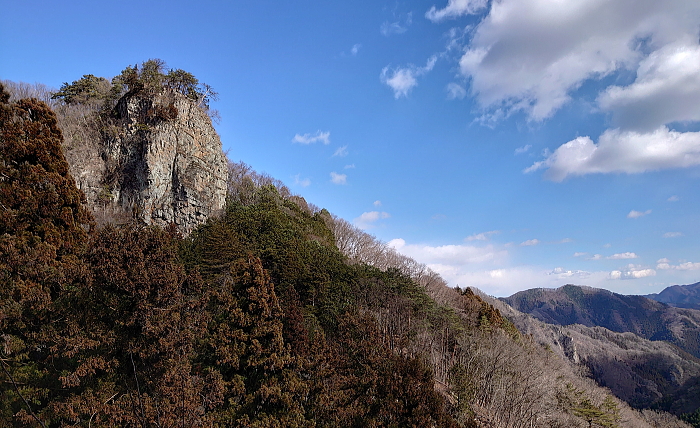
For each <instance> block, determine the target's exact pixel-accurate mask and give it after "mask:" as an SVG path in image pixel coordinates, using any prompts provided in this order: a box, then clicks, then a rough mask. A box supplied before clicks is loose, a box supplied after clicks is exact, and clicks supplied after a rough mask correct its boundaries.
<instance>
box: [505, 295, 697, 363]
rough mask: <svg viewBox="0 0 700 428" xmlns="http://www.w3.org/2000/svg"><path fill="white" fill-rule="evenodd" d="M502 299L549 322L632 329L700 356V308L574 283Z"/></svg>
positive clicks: (635, 332) (649, 337)
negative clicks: (676, 306) (672, 304)
mask: <svg viewBox="0 0 700 428" xmlns="http://www.w3.org/2000/svg"><path fill="white" fill-rule="evenodd" d="M502 300H503V301H504V302H506V303H508V304H509V305H511V306H512V307H513V308H515V309H517V310H519V311H521V312H524V313H527V314H530V315H532V316H534V317H535V318H537V319H539V320H540V321H544V322H547V323H550V324H558V325H570V324H582V325H585V326H588V327H594V326H600V327H605V328H607V329H609V330H612V331H616V332H620V333H623V332H631V333H634V334H637V335H639V336H641V337H643V338H645V339H649V340H665V341H667V342H670V343H673V344H674V345H677V346H678V347H679V348H681V349H683V350H684V351H686V352H688V353H690V354H692V355H694V356H695V357H700V311H697V310H693V309H684V308H675V307H671V306H668V305H665V304H663V303H659V302H656V301H654V300H651V299H648V298H646V297H643V296H625V295H622V294H617V293H612V292H610V291H608V290H602V289H596V288H591V287H581V286H576V285H565V286H562V287H559V288H557V289H546V288H535V289H531V290H525V291H521V292H518V293H515V294H514V295H512V296H510V297H507V298H503V299H502Z"/></svg>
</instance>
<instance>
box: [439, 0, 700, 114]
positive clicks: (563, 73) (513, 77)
mask: <svg viewBox="0 0 700 428" xmlns="http://www.w3.org/2000/svg"><path fill="white" fill-rule="evenodd" d="M484 3H485V2H483V1H472V2H470V1H465V0H450V1H449V2H448V5H447V7H446V8H444V9H441V10H437V9H436V8H431V9H430V10H429V11H428V14H426V16H428V18H429V19H430V18H433V20H441V19H444V18H447V17H454V16H459V15H462V14H465V13H471V12H472V11H477V10H478V7H483V5H484ZM477 6H478V7H477ZM699 20H700V4H699V3H698V2H697V1H696V0H668V1H664V2H658V1H651V0H650V1H643V2H640V1H639V0H616V1H606V0H569V1H551V0H529V1H523V0H500V1H493V2H490V10H489V13H488V16H486V17H485V18H484V19H483V20H482V21H481V22H480V23H479V24H478V26H477V27H476V30H475V31H474V34H473V37H472V39H471V41H470V43H469V44H468V46H466V49H465V53H464V55H463V56H462V58H461V60H460V70H461V72H462V74H463V75H464V76H465V77H467V78H469V79H471V92H472V93H473V94H474V95H475V96H476V97H477V99H478V101H479V103H480V104H481V105H482V106H483V107H485V108H487V109H498V108H505V109H506V110H507V111H508V112H512V111H517V110H522V111H525V112H526V113H527V114H528V115H529V117H530V118H531V119H533V120H542V119H545V118H548V117H551V115H552V114H553V113H554V112H555V111H556V110H557V109H559V108H560V107H561V106H563V105H564V104H565V103H567V102H568V101H569V99H570V96H571V93H572V92H573V91H575V90H576V89H578V88H579V87H580V86H581V85H582V84H583V82H584V81H586V80H588V79H600V78H602V77H605V76H608V75H610V74H611V73H613V72H616V71H619V70H627V71H632V72H634V71H636V74H637V80H636V81H635V82H633V83H632V84H631V85H629V86H628V87H620V89H611V92H610V93H609V94H608V95H604V96H602V97H601V99H600V102H601V106H604V107H605V108H607V109H609V110H610V111H613V116H614V117H616V118H623V117H631V115H633V111H634V110H635V109H638V110H639V111H641V112H651V113H650V117H652V118H654V119H655V120H654V121H653V122H654V123H656V124H657V125H658V124H659V123H667V122H661V121H664V120H666V121H668V118H669V117H671V116H674V118H673V119H672V120H688V119H686V117H697V116H696V113H695V112H697V111H698V110H697V109H699V108H700V107H698V106H697V103H696V102H695V101H692V100H694V99H697V95H695V96H694V98H688V97H689V96H691V94H690V93H696V92H695V91H697V89H695V88H692V89H691V88H687V89H686V92H682V89H681V88H682V85H683V84H684V83H686V82H687V83H690V84H695V83H696V82H697V81H698V79H700V77H698V71H700V64H699V63H698V62H697V61H696V62H695V63H693V60H694V55H696V54H697V52H696V49H697V47H698V35H697V32H698V21H699ZM672 64H682V65H683V67H682V68H679V69H675V70H674V69H673V66H672ZM693 70H696V71H695V75H693ZM606 94H607V92H606ZM673 94H682V97H681V98H680V101H681V104H683V105H688V103H693V105H692V106H689V105H688V106H689V107H690V108H689V109H688V110H689V111H681V109H682V106H678V107H676V106H673V107H672V108H670V109H669V110H668V111H662V109H663V108H664V106H663V105H659V106H654V105H653V102H654V101H653V100H659V101H661V102H666V101H668V100H670V99H672V97H673ZM689 100H690V101H689ZM635 104H636V105H638V106H640V107H635ZM645 106H646V107H645ZM625 115H627V116H625ZM676 115H679V116H678V117H675V116H676ZM664 116H666V117H664ZM631 120H632V121H634V122H637V123H638V122H639V120H634V119H631ZM692 120H697V119H692Z"/></svg>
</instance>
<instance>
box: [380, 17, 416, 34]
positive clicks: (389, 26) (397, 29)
mask: <svg viewBox="0 0 700 428" xmlns="http://www.w3.org/2000/svg"><path fill="white" fill-rule="evenodd" d="M412 23H413V13H412V12H409V13H407V14H406V15H404V16H401V17H399V20H398V21H395V22H389V21H384V22H383V23H382V25H381V27H379V31H380V32H381V33H382V35H384V36H387V37H388V36H391V35H393V34H403V33H405V32H406V31H407V30H408V27H410V26H411V24H412Z"/></svg>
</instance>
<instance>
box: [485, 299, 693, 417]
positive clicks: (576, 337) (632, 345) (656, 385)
mask: <svg viewBox="0 0 700 428" xmlns="http://www.w3.org/2000/svg"><path fill="white" fill-rule="evenodd" d="M484 298H485V299H486V300H487V301H490V302H492V303H493V304H494V305H495V306H496V307H497V308H498V309H499V310H500V311H501V312H502V313H503V315H504V316H506V317H507V318H508V319H510V320H511V321H513V323H514V324H515V325H516V326H517V327H518V329H519V330H520V331H522V332H523V334H528V335H531V336H532V337H533V339H534V340H536V341H537V342H538V343H541V344H542V345H544V346H546V347H547V348H548V349H551V350H552V351H553V352H555V353H557V354H558V355H560V356H562V357H564V358H566V359H568V360H569V361H570V362H571V363H572V364H574V365H578V366H582V367H585V368H586V370H588V371H589V373H590V376H591V377H592V378H594V379H595V380H596V382H597V383H598V384H600V385H602V386H605V387H607V388H610V390H611V391H612V392H613V393H614V394H615V395H616V396H617V397H619V398H621V399H623V400H625V401H627V402H628V403H630V404H632V405H634V406H635V407H640V408H649V407H651V408H663V409H664V410H667V411H671V412H673V413H675V414H677V415H681V414H685V413H692V412H694V411H695V410H696V409H697V408H698V407H700V396H698V395H697V394H695V393H692V391H694V390H695V389H696V388H697V384H698V381H700V360H699V359H697V358H695V357H693V356H692V355H689V354H688V353H686V352H684V351H682V350H680V349H679V348H678V347H676V346H675V345H672V344H670V343H667V342H665V341H650V340H647V339H644V338H641V337H639V336H637V335H636V334H633V333H617V332H613V331H610V330H608V329H606V328H604V327H587V326H584V325H581V324H571V325H567V326H561V325H555V324H549V323H544V322H542V321H539V320H537V319H535V318H533V317H532V316H531V315H529V314H525V313H522V312H520V311H518V310H516V309H514V308H512V307H511V306H509V305H508V304H506V303H505V302H503V301H501V300H496V299H490V298H488V297H486V296H485V297H484Z"/></svg>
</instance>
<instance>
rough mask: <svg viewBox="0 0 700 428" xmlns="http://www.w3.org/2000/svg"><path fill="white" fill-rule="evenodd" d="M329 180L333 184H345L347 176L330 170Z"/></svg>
mask: <svg viewBox="0 0 700 428" xmlns="http://www.w3.org/2000/svg"><path fill="white" fill-rule="evenodd" d="M331 181H332V182H333V184H347V183H348V176H347V175H346V174H338V173H337V172H335V171H333V172H331Z"/></svg>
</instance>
